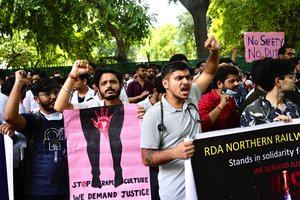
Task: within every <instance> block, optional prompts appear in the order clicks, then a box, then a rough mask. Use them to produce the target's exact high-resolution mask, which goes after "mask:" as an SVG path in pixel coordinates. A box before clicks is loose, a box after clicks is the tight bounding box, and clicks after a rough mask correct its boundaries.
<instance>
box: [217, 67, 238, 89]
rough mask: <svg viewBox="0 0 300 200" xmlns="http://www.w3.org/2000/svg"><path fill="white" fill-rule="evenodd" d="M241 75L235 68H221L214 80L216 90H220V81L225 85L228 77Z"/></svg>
mask: <svg viewBox="0 0 300 200" xmlns="http://www.w3.org/2000/svg"><path fill="white" fill-rule="evenodd" d="M230 74H231V75H237V76H238V75H239V70H238V69H237V68H236V67H234V66H224V67H219V68H218V70H217V72H216V75H215V77H214V79H213V85H214V88H218V84H217V83H218V81H221V82H222V83H224V81H225V80H226V79H227V77H228V75H230Z"/></svg>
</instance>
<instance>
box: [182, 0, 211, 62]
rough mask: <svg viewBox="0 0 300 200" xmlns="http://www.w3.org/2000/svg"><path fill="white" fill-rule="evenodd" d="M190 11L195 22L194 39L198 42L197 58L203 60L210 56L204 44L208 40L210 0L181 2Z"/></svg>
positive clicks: (184, 0)
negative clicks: (205, 56) (207, 18)
mask: <svg viewBox="0 0 300 200" xmlns="http://www.w3.org/2000/svg"><path fill="white" fill-rule="evenodd" d="M179 1H180V2H181V4H182V5H183V6H184V7H185V8H186V9H187V10H188V11H189V13H190V14H191V15H192V17H193V20H194V37H195V41H196V49H197V58H198V59H199V58H202V57H203V56H204V55H206V54H208V51H207V49H206V48H204V43H205V41H206V39H207V25H206V13H207V9H208V6H209V0H179Z"/></svg>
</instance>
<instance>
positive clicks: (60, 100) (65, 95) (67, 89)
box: [54, 60, 89, 112]
mask: <svg viewBox="0 0 300 200" xmlns="http://www.w3.org/2000/svg"><path fill="white" fill-rule="evenodd" d="M87 72H89V67H88V63H87V62H85V61H83V60H76V61H75V62H74V64H73V67H72V70H71V72H70V74H69V76H68V78H67V80H66V81H65V83H64V85H63V86H62V88H61V90H60V91H59V94H58V96H57V99H56V101H55V105H54V109H55V110H56V111H58V112H63V111H64V110H72V109H74V107H73V105H72V104H71V103H70V102H69V99H70V96H71V92H72V90H73V87H74V85H75V82H76V80H77V79H78V76H79V75H80V74H84V73H87Z"/></svg>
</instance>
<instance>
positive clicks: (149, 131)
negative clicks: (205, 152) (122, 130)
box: [140, 84, 201, 200]
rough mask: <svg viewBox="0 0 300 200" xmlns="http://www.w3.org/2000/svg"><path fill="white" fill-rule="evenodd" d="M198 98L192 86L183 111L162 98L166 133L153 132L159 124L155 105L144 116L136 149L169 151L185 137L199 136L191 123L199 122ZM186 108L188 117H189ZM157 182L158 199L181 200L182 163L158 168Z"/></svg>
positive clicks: (183, 185)
mask: <svg viewBox="0 0 300 200" xmlns="http://www.w3.org/2000/svg"><path fill="white" fill-rule="evenodd" d="M200 97H201V92H200V89H199V87H198V85H196V84H193V85H192V88H191V91H190V95H189V98H188V99H187V100H186V101H185V103H184V105H183V109H175V108H174V107H173V106H172V105H171V104H169V103H168V101H167V100H166V99H165V98H164V96H163V98H162V104H163V123H164V125H165V127H166V130H165V131H162V132H160V131H159V130H158V128H157V127H158V125H159V124H160V123H161V106H160V102H158V103H156V104H155V105H154V106H152V107H151V108H150V109H149V110H148V111H147V112H146V114H145V116H144V119H143V123H142V133H141V145H140V147H141V148H145V149H156V150H164V149H169V148H172V147H175V146H176V145H177V144H178V143H180V142H182V141H183V140H184V138H186V137H187V136H189V137H193V136H194V135H195V134H198V133H200V132H201V126H200V124H199V123H195V122H194V120H197V119H199V113H198V110H197V105H198V102H199V100H200ZM189 103H193V104H194V105H195V107H194V106H188V104H189ZM188 108H189V109H190V113H191V114H189V112H188ZM192 118H193V119H194V120H193V119H192ZM158 181H159V195H160V198H161V199H162V200H164V199H168V200H169V199H172V200H173V199H180V200H181V199H184V198H185V179H184V160H180V159H176V160H173V161H171V162H169V163H167V164H164V165H160V166H159V174H158Z"/></svg>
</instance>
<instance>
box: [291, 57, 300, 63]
mask: <svg viewBox="0 0 300 200" xmlns="http://www.w3.org/2000/svg"><path fill="white" fill-rule="evenodd" d="M290 61H291V62H293V63H294V65H298V64H299V61H300V57H299V56H296V57H293V58H291V59H290Z"/></svg>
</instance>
